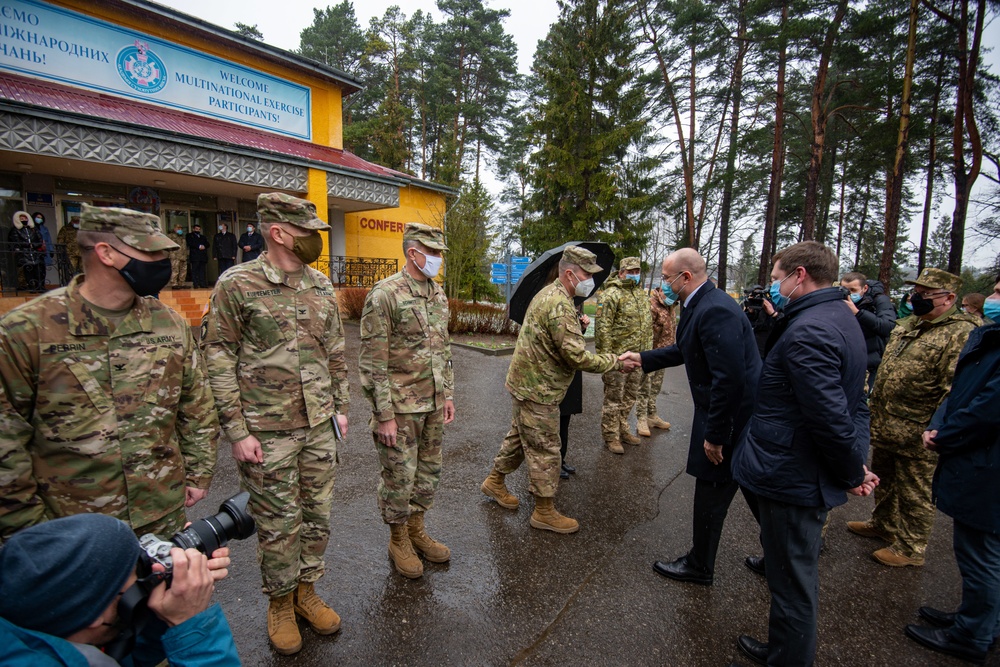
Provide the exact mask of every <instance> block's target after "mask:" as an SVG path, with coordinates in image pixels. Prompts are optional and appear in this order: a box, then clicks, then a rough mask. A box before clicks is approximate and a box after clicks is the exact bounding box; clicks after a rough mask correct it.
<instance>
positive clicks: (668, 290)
mask: <svg viewBox="0 0 1000 667" xmlns="http://www.w3.org/2000/svg"><path fill="white" fill-rule="evenodd" d="M660 286H661V289H662V290H663V294H664V296H665V297H667V298H676V299H677V300H678V301H680V302H681V304H682V305H683V308H682V310H681V319H680V323H679V324H678V325H677V342H676V343H675V344H674V345H671V346H669V347H661V348H658V349H655V350H650V351H648V352H642V353H637V352H626V353H625V354H623V355H622V356H621V359H622V361H624V362H626V368H629V367H632V368H636V367H638V366H639V365H641V366H642V370H643V372H646V373H652V372H654V371H657V370H659V369H661V368H667V367H670V366H679V365H681V364H684V367H685V370H686V371H687V376H688V384H689V385H690V387H691V397H692V399H693V400H694V423H693V424H692V426H691V443H690V448H689V450H688V462H687V473H688V474H689V475H691V476H693V477H694V478H695V480H696V481H695V492H694V512H693V517H692V518H693V521H692V541H693V544H692V546H691V549H690V550H689V551H688V553H687V554H685V555H683V556H681V557H680V558H678V559H676V560H674V561H673V562H670V563H664V562H661V561H656V562H655V563H653V569H654V570H656V571H657V572H658V573H659V574H662V575H663V576H665V577H668V578H670V579H675V580H677V581H687V582H691V583H695V584H702V585H706V586H707V585H710V584H711V583H712V581H713V578H714V576H715V555H716V553H717V552H718V549H719V538H720V537H721V536H722V524H723V522H724V521H725V519H726V514H727V513H728V511H729V505H730V503H732V501H733V496H735V495H736V490H737V489H738V488H739V485H737V484H736V482H735V481H733V476H732V473H731V472H730V468H729V462H730V460H731V458H732V453H733V447H734V446H735V444H736V441H737V440H738V438H739V435H740V432H741V431H742V430H743V426H744V425H745V424H746V423H747V421H748V420H749V419H750V414H751V412H752V411H753V402H754V392H755V390H756V388H757V378H758V376H759V375H760V366H761V362H760V353H759V352H758V351H757V344H756V342H755V341H754V336H753V331H752V330H751V328H750V321H749V320H748V319H747V316H746V315H744V314H743V311H742V310H740V307H739V305H738V304H737V303H736V301H735V299H733V298H732V297H731V296H729V295H728V294H726V293H725V292H723V291H722V290H720V289H718V288H717V287H716V286H715V285H714V284H713V283H712V281H710V280H709V279H708V273H707V271H706V269H705V260H704V259H702V257H701V256H700V255H699V254H698V253H697V252H696V251H695V250H693V249H691V248H683V249H681V250H678V251H677V252H674V253H673V254H671V255H670V256H668V257H667V258H666V259H665V260H663V280H662V282H661V283H660ZM744 495H745V496H746V499H747V504H749V505H750V509H751V511H752V512H753V513H754V516H755V517H756V516H757V504H756V501H755V499H754V497H753V496H752V495H751V494H747V493H746V492H744ZM747 566H748V567H750V568H751V569H753V570H754V571H757V572H758V573H759V572H760V571H761V569H762V568H763V563H762V559H760V558H756V557H748V558H747Z"/></svg>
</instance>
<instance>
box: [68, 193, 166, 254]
mask: <svg viewBox="0 0 1000 667" xmlns="http://www.w3.org/2000/svg"><path fill="white" fill-rule="evenodd" d="M80 231H81V232H104V233H106V234H114V235H115V236H117V237H118V239H119V240H120V241H121V242H122V243H124V244H125V245H127V246H131V247H132V248H135V249H136V250H141V251H143V252H156V251H157V250H176V249H177V248H179V247H180V246H179V245H177V244H176V243H174V242H173V241H171V240H170V238H169V237H168V236H167V235H166V234H164V233H163V232H161V231H160V218H159V217H158V216H155V215H153V214H152V213H143V212H142V211H133V210H132V209H130V208H113V207H104V206H90V205H89V204H81V211H80Z"/></svg>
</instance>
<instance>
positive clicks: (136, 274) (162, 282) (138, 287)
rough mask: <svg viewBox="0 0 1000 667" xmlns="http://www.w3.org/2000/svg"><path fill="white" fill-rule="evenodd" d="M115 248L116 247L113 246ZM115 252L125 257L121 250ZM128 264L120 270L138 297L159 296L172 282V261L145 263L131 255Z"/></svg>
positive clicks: (165, 259)
mask: <svg viewBox="0 0 1000 667" xmlns="http://www.w3.org/2000/svg"><path fill="white" fill-rule="evenodd" d="M112 247H113V248H114V246H112ZM115 251H116V252H118V253H120V254H122V255H125V253H123V252H122V251H121V250H118V249H117V248H115ZM125 256H126V257H128V258H129V260H128V264H126V265H125V266H123V267H122V268H120V269H118V273H120V274H121V276H122V278H124V279H125V282H127V283H128V286H129V287H131V288H132V291H133V292H135V293H136V294H137V295H138V296H153V295H154V294H159V293H160V290H162V289H163V288H164V287H166V286H167V283H169V282H170V259H169V258H164V259H158V260H155V261H152V262H144V261H142V260H139V259H136V258H135V257H132V256H131V255H125Z"/></svg>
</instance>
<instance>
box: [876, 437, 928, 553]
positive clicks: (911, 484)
mask: <svg viewBox="0 0 1000 667" xmlns="http://www.w3.org/2000/svg"><path fill="white" fill-rule="evenodd" d="M936 465H937V463H936V462H935V461H933V460H930V461H928V460H926V459H921V458H911V457H909V456H903V455H901V454H898V453H896V452H891V451H887V450H885V449H883V448H881V447H878V446H876V445H875V444H874V443H872V465H871V470H872V472H873V473H875V474H876V475H878V477H879V485H878V486H876V487H875V511H873V512H872V525H873V526H874V527H875V528H876V529H878V530H881V531H883V532H885V533H888V534H890V535H892V536H893V538H894V541H893V543H892V546H893V548H894V549H895V550H896V551H898V552H899V553H900V554H902V555H904V556H906V557H907V558H914V557H916V558H923V557H924V550H926V549H927V539H928V538H929V537H930V535H931V529H932V528H933V527H934V505H933V503H931V481H932V480H933V478H934V467H935V466H936Z"/></svg>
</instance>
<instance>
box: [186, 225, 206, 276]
mask: <svg viewBox="0 0 1000 667" xmlns="http://www.w3.org/2000/svg"><path fill="white" fill-rule="evenodd" d="M187 247H188V264H189V265H190V266H191V283H192V285H193V286H194V288H195V289H204V288H205V287H208V282H207V281H206V280H205V266H206V265H207V264H208V239H207V238H205V235H204V234H202V233H201V225H199V224H198V223H197V222H196V223H194V226H193V227H192V228H191V233H190V234H188V235H187Z"/></svg>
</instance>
